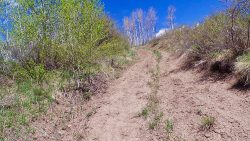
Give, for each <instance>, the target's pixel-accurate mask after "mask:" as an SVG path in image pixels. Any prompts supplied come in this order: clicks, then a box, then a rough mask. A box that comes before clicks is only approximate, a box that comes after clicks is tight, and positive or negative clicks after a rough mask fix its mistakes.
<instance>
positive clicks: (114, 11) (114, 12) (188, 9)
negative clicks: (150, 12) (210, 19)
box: [102, 0, 224, 30]
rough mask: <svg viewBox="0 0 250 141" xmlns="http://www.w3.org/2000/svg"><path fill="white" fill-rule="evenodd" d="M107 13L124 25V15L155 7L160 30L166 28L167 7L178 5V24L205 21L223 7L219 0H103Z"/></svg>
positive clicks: (176, 20) (176, 21)
mask: <svg viewBox="0 0 250 141" xmlns="http://www.w3.org/2000/svg"><path fill="white" fill-rule="evenodd" d="M102 2H103V3H104V5H105V11H106V13H107V14H108V15H109V16H111V18H112V19H113V20H114V21H115V22H116V23H117V24H118V26H121V25H122V19H123V17H124V16H129V15H130V13H131V11H132V10H135V9H137V8H142V9H143V10H145V11H146V10H147V9H148V8H149V7H154V8H155V9H156V11H157V16H158V25H157V28H158V30H159V29H161V28H166V26H167V24H166V16H167V8H168V6H169V5H174V6H175V7H176V19H175V23H176V24H177V25H183V24H185V25H193V24H196V23H197V22H201V21H203V19H205V18H206V17H207V16H209V15H211V14H213V13H216V12H218V11H220V10H222V9H223V7H224V6H223V3H221V2H220V1H219V0H102Z"/></svg>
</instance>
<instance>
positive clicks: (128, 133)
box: [86, 50, 155, 141]
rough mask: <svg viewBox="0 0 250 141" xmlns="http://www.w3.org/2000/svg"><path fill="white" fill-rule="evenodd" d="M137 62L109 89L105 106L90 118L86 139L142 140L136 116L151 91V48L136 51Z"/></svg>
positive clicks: (152, 59)
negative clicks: (149, 84)
mask: <svg viewBox="0 0 250 141" xmlns="http://www.w3.org/2000/svg"><path fill="white" fill-rule="evenodd" d="M138 56H139V57H140V61H139V62H138V63H136V64H135V65H133V66H132V67H131V68H129V69H128V70H127V71H126V72H125V73H124V74H123V76H122V77H121V78H119V79H118V80H116V81H115V82H113V85H112V86H111V87H110V88H109V89H108V92H107V95H106V96H107V97H106V98H105V99H104V102H105V103H106V104H105V105H103V106H101V108H99V109H98V111H97V113H96V114H95V115H94V116H93V117H92V118H90V120H89V124H88V127H89V130H88V134H89V135H88V137H87V139H86V140H87V141H91V140H98V141H142V140H145V136H144V135H142V134H141V132H142V130H147V129H145V128H144V127H143V126H144V125H143V124H142V123H143V122H144V121H143V120H142V119H140V118H138V117H136V116H137V115H138V113H139V112H141V109H142V108H143V107H144V106H145V105H146V97H147V95H148V94H149V93H150V88H149V86H148V85H147V83H148V82H149V81H150V74H149V71H150V70H151V69H152V68H153V67H154V64H155V59H154V56H153V54H152V52H151V51H146V50H140V51H138Z"/></svg>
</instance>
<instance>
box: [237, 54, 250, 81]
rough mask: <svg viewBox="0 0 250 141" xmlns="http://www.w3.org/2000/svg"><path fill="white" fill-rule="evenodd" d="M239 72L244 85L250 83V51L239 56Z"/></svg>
mask: <svg viewBox="0 0 250 141" xmlns="http://www.w3.org/2000/svg"><path fill="white" fill-rule="evenodd" d="M236 69H237V73H238V74H239V81H240V82H241V83H242V84H243V86H249V85H250V52H247V53H245V54H244V55H242V56H240V57H238V58H237V62H236Z"/></svg>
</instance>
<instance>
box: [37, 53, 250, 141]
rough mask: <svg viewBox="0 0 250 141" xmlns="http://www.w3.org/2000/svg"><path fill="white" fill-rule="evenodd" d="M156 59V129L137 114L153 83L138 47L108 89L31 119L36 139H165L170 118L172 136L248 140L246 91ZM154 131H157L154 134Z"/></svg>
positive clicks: (146, 56) (148, 56) (149, 56)
mask: <svg viewBox="0 0 250 141" xmlns="http://www.w3.org/2000/svg"><path fill="white" fill-rule="evenodd" d="M161 54H162V59H161V61H160V80H159V85H160V88H159V91H158V94H157V95H158V97H159V98H160V99H159V100H160V102H159V107H160V110H161V111H162V112H163V113H164V116H163V119H162V121H161V124H160V125H159V127H158V128H156V129H155V130H154V131H150V130H149V129H148V121H147V120H145V119H143V118H141V117H138V116H137V115H138V113H139V112H141V110H142V108H144V107H145V105H146V104H147V101H148V100H147V98H148V95H149V94H150V92H151V89H150V87H149V85H148V82H150V81H151V78H150V73H149V72H150V70H152V69H153V68H154V67H155V63H156V61H155V56H154V55H153V53H152V51H150V50H146V49H145V50H143V49H141V50H138V56H139V58H140V59H139V61H138V62H137V63H136V64H134V65H133V66H131V67H129V68H128V69H127V70H126V71H125V72H124V73H123V75H122V76H121V77H120V78H119V79H117V80H115V81H113V82H112V83H111V84H110V86H109V87H108V89H107V91H106V93H104V94H99V95H96V96H93V97H92V99H91V100H90V101H89V102H87V103H81V104H77V105H74V103H73V104H72V102H67V101H66V102H65V101H61V102H59V104H58V105H57V106H56V107H54V108H53V110H50V111H49V112H48V114H46V115H44V116H43V117H42V118H39V119H37V120H35V121H34V123H33V127H34V128H35V129H36V131H35V133H34V138H33V139H34V140H39V141H44V140H63V141H74V140H84V141H148V140H165V139H166V138H165V134H166V133H165V131H164V130H163V128H164V121H165V120H167V119H171V120H172V121H173V124H174V128H173V133H172V134H171V136H173V138H174V139H173V138H172V140H176V139H177V138H178V139H180V140H187V141H195V140H197V141H210V140H211V141H249V140H250V95H249V92H239V91H236V90H231V89H229V88H230V86H231V84H230V83H228V82H222V81H219V82H212V81H210V80H202V79H201V78H202V77H201V75H202V74H200V73H196V72H195V71H180V70H179V64H180V62H181V59H176V58H174V57H172V56H171V55H169V54H168V53H165V52H162V53H161ZM206 115H207V116H212V117H214V118H215V124H214V126H213V127H212V128H211V129H210V130H208V131H204V130H201V128H200V125H201V118H202V117H203V116H206ZM156 136H157V137H156Z"/></svg>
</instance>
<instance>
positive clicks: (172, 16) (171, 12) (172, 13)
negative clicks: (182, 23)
mask: <svg viewBox="0 0 250 141" xmlns="http://www.w3.org/2000/svg"><path fill="white" fill-rule="evenodd" d="M175 11H176V8H175V7H174V6H169V7H168V16H167V20H168V25H169V26H170V28H171V29H172V30H173V29H174V19H175Z"/></svg>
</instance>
